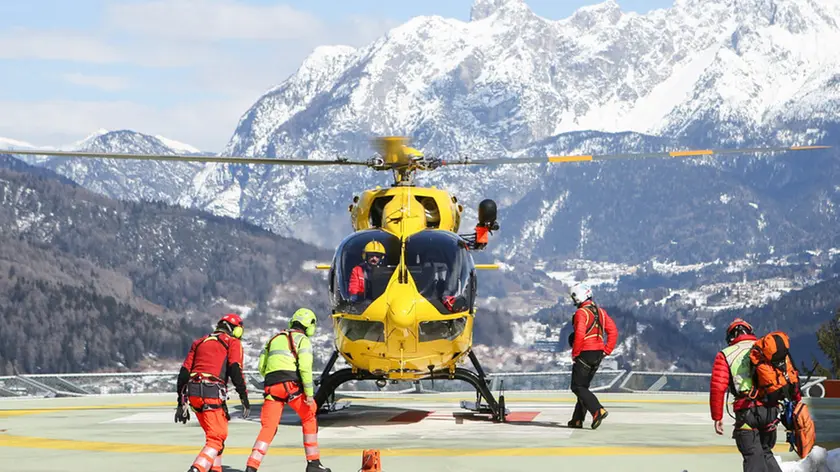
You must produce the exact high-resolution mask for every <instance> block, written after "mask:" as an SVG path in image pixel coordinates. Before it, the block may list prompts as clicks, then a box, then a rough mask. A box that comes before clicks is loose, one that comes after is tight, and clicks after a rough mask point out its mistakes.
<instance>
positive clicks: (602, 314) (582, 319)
mask: <svg viewBox="0 0 840 472" xmlns="http://www.w3.org/2000/svg"><path fill="white" fill-rule="evenodd" d="M592 304H593V303H592V300H587V301H585V302H583V304H581V306H580V308H578V309H577V311H575V314H574V315H573V316H572V324H573V325H574V327H575V341H574V344H573V346H572V359H574V358H576V357H577V356H578V355H579V354H580V353H581V351H604V354H606V355H610V354H612V352H613V349H615V345H616V343H617V342H618V329H617V328H616V327H615V322H613V319H612V318H610V315H608V314H607V311H606V310H604V309H603V308H601V307H598V313H599V316H598V317H599V318H600V320H601V328H602V331H599V330H598V329H596V328H595V326H594V323H593V321H594V320H593V316H592V312H591V311H589V310H588V309H586V308H585V307H587V306H589V305H592ZM587 327H589V328H590V331H591V332H589V333H587V330H586V328H587ZM604 334H606V336H607V339H606V341H605V340H604Z"/></svg>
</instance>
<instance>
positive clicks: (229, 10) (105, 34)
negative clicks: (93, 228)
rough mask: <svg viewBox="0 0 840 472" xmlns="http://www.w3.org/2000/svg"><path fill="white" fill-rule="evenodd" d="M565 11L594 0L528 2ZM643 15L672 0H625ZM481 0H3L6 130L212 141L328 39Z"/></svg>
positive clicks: (455, 12)
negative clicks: (113, 132)
mask: <svg viewBox="0 0 840 472" xmlns="http://www.w3.org/2000/svg"><path fill="white" fill-rule="evenodd" d="M525 1H526V3H527V4H528V6H529V7H530V8H531V9H532V10H533V11H534V12H536V13H537V14H539V15H540V16H543V17H546V18H550V19H561V18H565V17H567V16H569V15H570V14H571V13H573V12H574V10H576V9H577V8H579V7H581V6H585V5H591V4H595V3H598V1H597V0H525ZM617 1H618V3H619V5H620V6H621V8H622V10H623V11H625V12H627V11H636V12H639V13H645V12H648V11H650V10H653V9H656V8H667V7H670V6H671V5H672V4H673V0H617ZM472 3H473V0H423V1H403V0H399V1H394V0H391V1H382V0H349V1H345V0H288V1H282V0H281V1H270V0H239V1H237V0H121V1H118V0H72V1H70V0H28V1H2V2H0V110H3V111H4V112H3V113H2V114H0V137H6V138H12V139H18V140H23V141H28V142H30V143H32V144H35V145H39V146H56V147H60V146H66V145H68V144H70V143H73V142H75V141H78V140H80V139H82V138H84V137H85V136H86V135H88V134H90V133H92V132H94V131H96V130H97V129H100V128H106V129H122V128H129V129H134V130H136V131H140V132H143V133H148V134H153V135H154V134H161V135H164V136H166V137H169V138H172V139H176V140H179V141H183V142H186V143H189V144H192V145H194V146H197V147H199V148H201V149H203V150H207V151H219V150H221V148H222V147H223V146H224V145H225V143H227V141H228V140H229V138H230V135H231V134H232V133H233V131H234V128H235V127H236V123H237V122H238V120H239V118H240V116H241V115H242V114H243V113H244V112H245V111H246V110H247V108H248V107H249V106H250V105H251V104H253V102H254V101H256V99H257V98H259V96H260V95H261V94H262V93H263V92H264V91H265V90H266V89H268V88H270V87H272V86H274V85H276V84H278V83H280V82H282V81H283V79H285V78H286V77H287V76H288V75H289V74H290V73H292V72H294V70H295V69H296V68H297V66H298V65H299V64H300V62H301V61H302V60H303V59H304V58H305V57H306V55H307V54H308V53H309V51H311V50H312V48H314V47H316V46H318V45H322V44H349V45H351V46H362V45H365V44H367V43H369V42H370V41H372V40H373V39H375V38H376V37H378V36H380V35H381V34H383V33H384V32H386V31H387V30H388V29H390V28H392V27H394V26H397V25H399V24H401V23H403V22H405V21H406V20H408V19H410V18H412V17H414V16H418V15H440V16H443V17H449V18H457V19H461V20H464V21H468V20H469V15H470V7H471V5H472Z"/></svg>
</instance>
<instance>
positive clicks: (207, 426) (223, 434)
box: [190, 396, 228, 472]
mask: <svg viewBox="0 0 840 472" xmlns="http://www.w3.org/2000/svg"><path fill="white" fill-rule="evenodd" d="M205 404H210V405H217V406H218V407H217V408H214V409H212V410H205V411H201V408H202V407H203V406H204V405H205ZM190 406H192V407H193V411H194V412H195V416H196V418H198V424H200V425H201V427H202V429H204V437H205V443H204V448H203V449H201V452H199V453H198V456H197V457H196V458H195V460H194V461H193V466H194V467H196V468H198V470H200V471H201V472H207V471H212V472H222V452H223V451H224V449H225V440H226V439H227V435H228V419H227V416H225V410H224V409H223V408H222V407H221V400H219V399H216V398H202V397H192V396H191V397H190Z"/></svg>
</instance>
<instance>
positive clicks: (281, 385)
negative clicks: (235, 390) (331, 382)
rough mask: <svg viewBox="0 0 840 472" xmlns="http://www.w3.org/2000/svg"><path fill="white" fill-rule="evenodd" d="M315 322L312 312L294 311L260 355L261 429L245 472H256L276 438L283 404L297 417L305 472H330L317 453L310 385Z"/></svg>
mask: <svg viewBox="0 0 840 472" xmlns="http://www.w3.org/2000/svg"><path fill="white" fill-rule="evenodd" d="M316 322H317V320H316V318H315V313H313V312H312V310H310V309H308V308H301V309H299V310H297V311H296V312H295V314H294V315H292V318H291V319H290V320H289V329H285V330H283V331H281V332H280V333H278V334H277V335H275V336H274V337H272V338H271V339H270V340H269V341H268V342H267V343H266V345H265V348H264V349H263V351H262V353H261V354H260V363H259V366H260V375H262V376H263V377H264V378H265V382H264V386H263V397H265V402H264V403H263V406H262V413H261V414H260V423H261V424H262V428H261V429H260V432H259V434H258V435H257V440H256V442H254V447H253V448H252V449H251V455H250V456H249V457H248V463H247V467H246V469H245V472H256V471H257V469H259V467H260V463H261V462H262V460H263V458H264V457H265V455H266V453H268V447H269V446H270V445H271V441H272V440H273V439H274V435H275V434H277V426H278V425H279V424H280V417H281V416H282V414H283V405H284V404H286V403H288V404H289V406H291V407H292V408H293V409H294V410H295V412H297V414H298V416H300V420H301V424H302V426H303V448H304V452H305V454H306V461H307V464H306V472H331V471H330V469H328V468H326V467H324V466H323V465H321V454H320V451H319V449H318V422H317V420H316V418H315V414H316V413H317V411H318V407H317V406H316V404H315V391H314V390H315V388H314V385H313V382H312V360H313V356H312V342H311V341H310V340H309V337H310V336H312V335H313V334H315V324H316ZM290 341H291V343H290Z"/></svg>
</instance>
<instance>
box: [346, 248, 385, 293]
mask: <svg viewBox="0 0 840 472" xmlns="http://www.w3.org/2000/svg"><path fill="white" fill-rule="evenodd" d="M384 263H385V246H384V245H383V244H382V243H380V242H379V241H370V242H369V243H367V244H365V248H364V250H363V251H362V263H361V264H359V265H357V266H356V267H354V268H353V270H352V271H351V272H350V286H349V287H348V291H349V292H350V300H351V301H354V302H358V301H361V300H364V298H365V287H366V284H365V282H366V281H367V279H368V276H369V275H370V271H371V269H373V268H374V267H377V266H380V265H382V264H384Z"/></svg>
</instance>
